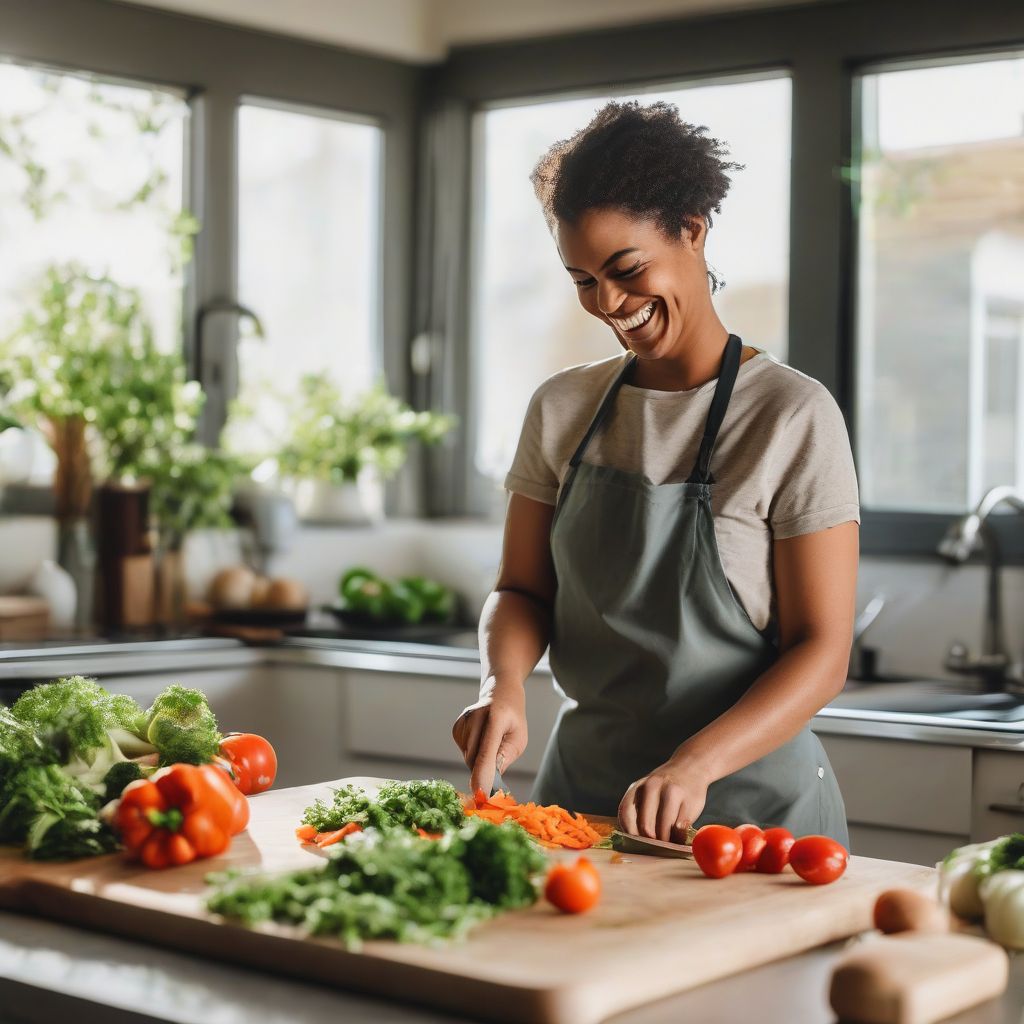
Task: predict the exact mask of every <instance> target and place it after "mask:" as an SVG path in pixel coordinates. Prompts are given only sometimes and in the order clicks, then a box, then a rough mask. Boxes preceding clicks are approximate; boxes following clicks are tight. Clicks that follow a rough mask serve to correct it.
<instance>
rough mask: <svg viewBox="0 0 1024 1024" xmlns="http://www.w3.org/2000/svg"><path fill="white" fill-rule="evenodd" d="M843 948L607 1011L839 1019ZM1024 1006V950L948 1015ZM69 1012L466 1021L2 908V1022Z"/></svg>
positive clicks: (241, 1022) (123, 1019) (109, 1019)
mask: <svg viewBox="0 0 1024 1024" xmlns="http://www.w3.org/2000/svg"><path fill="white" fill-rule="evenodd" d="M846 947H847V944H846V943H833V944H831V945H828V946H823V947H820V948H819V949H815V950H811V951H810V952H807V953H803V954H801V955H799V956H795V957H790V958H788V959H786V960H780V961H776V962H775V963H772V964H766V965H764V966H763V967H758V968H754V969H752V970H748V971H744V972H742V973H740V974H736V975H732V976H730V977H727V978H723V979H721V980H719V981H716V982H712V983H710V984H707V985H702V986H701V987H699V988H696V989H692V990H691V991H689V992H685V993H682V994H681V995H677V996H672V997H670V998H668V999H663V1000H659V1001H658V1002H655V1003H650V1004H648V1005H646V1006H642V1007H639V1008H637V1009H636V1010H632V1011H630V1012H628V1013H625V1014H620V1015H618V1016H616V1017H613V1018H609V1024H678V1022H679V1021H686V1020H700V1021H707V1022H715V1024H717V1022H722V1024H725V1022H730V1021H740V1020H757V1021H759V1022H762V1024H793V1022H794V1021H799V1022H800V1024H833V1022H834V1020H835V1017H834V1014H832V1012H831V1011H830V1009H829V1007H828V1003H827V988H828V979H829V975H830V973H831V969H832V966H833V964H834V963H835V961H836V959H837V958H838V956H839V955H840V954H841V953H842V951H843V950H844V949H845V948H846ZM1022 1006H1024V956H1020V955H1018V956H1016V957H1014V958H1013V960H1012V961H1011V969H1010V986H1009V988H1008V990H1007V991H1006V993H1005V994H1004V995H1003V996H1002V997H1001V998H1000V999H997V1000H992V1001H990V1002H988V1003H985V1004H983V1005H981V1006H978V1007H975V1008H974V1009H973V1010H969V1011H966V1012H965V1013H962V1014H959V1015H957V1016H956V1017H952V1018H949V1024H1020V1021H1021V1007H1022ZM70 1019H73V1020H75V1022H76V1024H93V1022H101V1021H102V1022H103V1024H127V1022H129V1021H130V1022H135V1024H148V1022H150V1021H162V1022H168V1021H169V1022H174V1024H251V1022H252V1021H253V1020H258V1021H260V1022H261V1024H323V1021H325V1020H357V1021H359V1022H360V1024H362V1022H366V1024H441V1022H443V1021H454V1020H463V1019H465V1018H454V1017H452V1016H450V1015H447V1014H444V1013H441V1012H438V1011H436V1010H428V1009H421V1008H418V1007H415V1006H409V1005H403V1004H401V1003H398V1002H392V1001H389V1000H385V999H380V998H376V997H372V996H363V995H359V994H356V993H350V992H340V991H335V990H332V989H328V988H325V987H321V986H315V985H310V984H305V983H302V982H296V981H291V980H288V979H284V978H278V977H269V976H267V975H266V974H265V973H262V972H257V971H249V970H245V969H242V968H236V967H228V966H224V965H222V964H216V963H210V962H208V961H201V960H198V959H195V958H192V957H189V956H187V955H185V954H183V953H174V952H170V951H167V950H163V949H158V948H156V947H150V946H145V945H142V944H139V943H135V942H128V941H126V940H123V939H118V938H113V937H110V936H105V935H97V934H94V933H91V932H86V931H83V930H81V929H78V928H73V927H70V926H67V925H63V924H55V923H53V922H50V921H42V920H37V919H34V918H29V917H22V916H20V915H15V914H10V913H0V1024H51V1022H52V1021H54V1020H70Z"/></svg>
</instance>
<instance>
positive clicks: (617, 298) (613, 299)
mask: <svg viewBox="0 0 1024 1024" xmlns="http://www.w3.org/2000/svg"><path fill="white" fill-rule="evenodd" d="M621 305H622V289H621V288H618V287H616V285H615V283H614V282H612V281H608V280H607V279H606V280H604V281H599V282H598V285H597V308H598V309H599V310H600V311H601V313H603V314H604V315H605V316H607V315H608V314H609V313H614V312H615V310H617V309H618V308H619V306H621Z"/></svg>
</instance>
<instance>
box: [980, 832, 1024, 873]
mask: <svg viewBox="0 0 1024 1024" xmlns="http://www.w3.org/2000/svg"><path fill="white" fill-rule="evenodd" d="M977 871H978V874H980V875H994V874H995V873H996V872H997V871H1024V835H1022V834H1021V833H1020V832H1014V833H1013V834H1012V835H1008V836H1003V837H1002V839H1000V840H999V842H998V843H996V844H995V846H993V847H992V852H991V853H990V854H989V857H988V860H986V861H985V862H984V863H983V864H980V865H979V867H978V869H977Z"/></svg>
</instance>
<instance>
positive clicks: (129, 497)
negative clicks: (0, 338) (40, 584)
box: [4, 264, 202, 625]
mask: <svg viewBox="0 0 1024 1024" xmlns="http://www.w3.org/2000/svg"><path fill="white" fill-rule="evenodd" d="M4 355H5V357H6V358H5V360H4V362H5V364H6V366H7V367H8V370H7V373H8V377H9V379H8V382H7V383H8V392H7V396H6V406H7V407H8V408H9V409H10V410H11V411H12V412H13V413H14V414H16V415H18V416H19V417H20V418H21V419H22V420H23V421H24V422H26V423H28V424H30V425H33V426H35V427H36V428H37V429H38V430H39V431H40V432H41V433H42V434H43V435H44V436H45V437H46V438H47V440H48V441H49V443H50V445H51V446H52V448H53V450H54V453H55V455H56V458H57V469H56V474H55V482H54V491H55V511H56V516H57V520H58V523H59V530H60V544H59V555H58V558H59V561H60V563H61V564H62V565H63V566H64V567H65V568H66V569H67V570H68V571H69V572H70V573H71V574H72V576H73V577H74V578H75V583H76V587H77V590H78V594H79V609H80V611H79V615H78V624H79V625H85V624H86V623H87V622H89V620H90V618H91V601H90V598H91V596H92V592H93V583H92V572H93V567H94V563H95V554H94V551H93V546H92V538H91V536H90V533H89V528H88V518H87V517H88V513H89V509H90V504H91V498H92V492H93V479H94V471H96V472H98V473H99V474H100V475H101V476H102V478H103V479H104V483H103V484H102V486H101V494H100V510H101V513H102V515H101V519H102V522H101V536H100V546H101V548H104V552H101V553H102V554H104V557H107V556H109V557H110V558H111V559H117V558H123V557H129V556H130V557H135V556H145V555H147V554H148V545H147V543H146V542H145V540H144V539H143V538H144V535H145V533H146V531H147V529H148V510H147V502H148V497H149V495H148V490H149V475H150V473H151V472H152V471H153V470H154V469H155V468H156V467H157V466H158V464H159V462H160V460H162V459H164V458H166V457H167V453H168V452H170V451H173V450H174V449H175V448H176V447H180V446H181V444H183V443H184V442H185V441H186V440H187V439H188V438H189V437H190V436H191V433H192V431H193V429H194V427H195V420H196V415H197V414H198V411H199V408H200V407H201V404H202V392H201V390H200V388H199V385H198V383H196V382H194V381H186V380H185V368H184V364H183V361H182V359H181V356H180V355H179V354H177V353H164V352H160V351H159V350H158V349H157V347H156V345H155V343H154V340H153V334H152V330H151V327H150V324H149V321H148V319H147V317H146V316H145V313H144V311H143V307H142V302H141V299H140V297H139V294H138V292H137V291H135V290H134V289H130V288H124V287H122V286H121V285H119V284H117V283H116V282H115V281H112V280H111V279H110V278H108V277H103V276H96V275H92V274H89V273H88V272H87V271H86V270H85V269H83V268H82V267H81V266H78V265H75V264H70V265H66V266H51V267H50V268H48V269H47V271H46V272H45V274H44V277H43V281H42V285H41V287H40V290H39V292H38V294H37V296H36V298H35V300H34V301H33V303H32V305H31V306H30V308H29V310H28V312H26V314H25V315H24V317H23V318H22V321H21V323H20V325H19V327H18V328H17V330H16V331H15V332H14V333H13V334H12V335H11V336H10V337H9V338H8V339H7V340H6V342H5V346H4ZM140 568H141V567H140ZM135 576H136V578H141V576H145V573H141V576H140V573H139V571H138V570H137V571H136V573H135ZM108 582H109V581H108ZM116 589H117V588H115V590H116ZM105 597H106V601H105V616H106V618H107V619H108V624H110V625H123V624H124V623H121V622H120V621H119V620H118V615H117V614H116V613H114V611H113V608H112V605H113V603H114V602H115V601H116V602H117V603H119V604H139V603H144V601H143V602H132V601H130V600H129V599H128V597H127V596H126V595H123V594H121V593H120V592H119V591H118V593H116V594H115V593H113V592H111V593H105ZM136 624H141V623H136Z"/></svg>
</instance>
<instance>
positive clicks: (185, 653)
mask: <svg viewBox="0 0 1024 1024" xmlns="http://www.w3.org/2000/svg"><path fill="white" fill-rule="evenodd" d="M472 637H473V634H472V633H471V632H470V631H464V632H462V633H457V634H453V635H452V642H449V643H423V642H417V643H412V642H407V641H397V640H382V639H381V640H378V639H373V640H365V639H342V638H331V637H327V638H314V637H289V638H286V639H285V640H284V641H283V642H282V643H278V644H271V645H263V646H252V645H247V644H243V643H242V642H241V641H240V640H233V639H226V638H222V637H196V636H184V637H176V638H170V639H153V638H147V639H145V640H138V641H130V640H125V641H121V642H116V643H104V642H96V641H92V640H87V641H82V642H76V643H68V644H63V645H62V644H60V643H55V644H49V645H46V646H42V647H37V648H30V647H23V648H12V649H6V650H0V695H3V693H4V691H5V690H6V691H7V692H8V695H9V694H10V692H12V691H14V692H16V691H17V689H18V688H19V687H21V686H25V685H28V684H29V683H31V682H33V681H37V680H40V679H51V678H54V677H56V676H59V675H64V674H68V673H69V672H76V673H81V674H84V675H97V676H101V677H102V676H105V675H118V676H121V675H128V674H144V673H148V672H170V671H175V672H176V671H181V672H187V671H189V670H199V669H211V668H235V667H239V666H247V665H250V666H255V665H264V664H272V665H303V666H310V665H313V666H322V667H324V668H339V669H357V670H361V671H371V672H372V671H377V672H393V673H402V674H407V675H422V676H425V677H429V676H433V677H438V676H440V677H443V678H446V679H464V680H465V681H466V683H467V685H474V686H475V685H476V684H477V683H478V682H479V679H480V660H479V652H478V651H477V649H476V647H475V645H474V644H473V643H472ZM535 674H536V675H538V676H541V677H550V669H549V668H548V664H547V659H546V657H545V658H543V659H542V660H541V662H540V664H539V665H538V666H537V668H536V670H535ZM871 685H873V684H863V683H857V682H854V681H850V683H849V684H848V688H847V690H844V692H843V695H841V697H840V698H839V700H838V702H837V703H839V704H841V703H842V702H843V700H844V698H846V697H847V696H848V695H852V694H857V693H860V692H863V691H864V690H865V689H866V688H870V686H871ZM813 728H814V730H815V731H816V732H822V733H830V734H833V735H850V736H869V737H876V738H879V739H893V740H911V741H915V742H926V743H939V744H945V745H952V746H969V747H986V748H995V749H1003V750H1014V751H1021V752H1024V722H1016V723H1012V724H1003V723H976V724H975V723H971V724H967V723H964V722H958V723H956V724H951V723H950V721H949V720H948V719H944V718H942V717H937V716H928V715H921V714H909V713H894V712H879V711H873V710H871V709H868V708H863V707H841V706H835V705H832V706H829V707H826V708H823V709H822V711H821V712H819V713H818V715H817V716H815V718H814V722H813Z"/></svg>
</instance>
